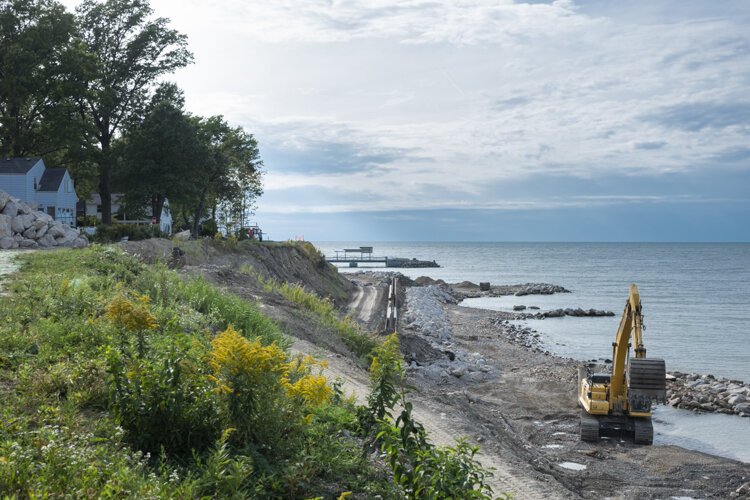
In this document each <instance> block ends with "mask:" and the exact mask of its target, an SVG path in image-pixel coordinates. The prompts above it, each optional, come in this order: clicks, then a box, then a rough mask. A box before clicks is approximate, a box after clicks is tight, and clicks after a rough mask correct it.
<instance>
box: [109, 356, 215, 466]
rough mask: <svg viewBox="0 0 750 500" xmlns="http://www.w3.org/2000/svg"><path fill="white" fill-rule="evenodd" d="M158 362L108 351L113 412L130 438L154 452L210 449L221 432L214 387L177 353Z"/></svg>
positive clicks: (184, 451) (128, 438)
mask: <svg viewBox="0 0 750 500" xmlns="http://www.w3.org/2000/svg"><path fill="white" fill-rule="evenodd" d="M154 358H155V359H140V358H139V359H128V358H126V357H124V356H122V354H121V353H119V352H118V351H116V350H115V349H110V350H109V352H108V373H109V375H110V378H109V384H108V385H109V387H110V404H111V409H112V412H113V414H114V416H115V418H116V419H117V422H118V423H119V424H120V425H121V426H122V428H123V429H124V430H125V432H126V438H127V440H128V441H130V443H131V444H132V445H133V446H134V447H135V448H136V449H139V450H141V451H144V452H149V453H152V454H158V453H159V452H160V451H161V450H162V449H164V451H166V452H167V453H168V454H170V455H171V454H175V455H190V454H191V453H192V452H193V450H197V451H203V450H206V449H207V448H208V447H210V446H211V445H212V444H213V443H214V442H215V441H216V439H217V437H218V436H219V434H220V423H219V417H218V412H217V410H216V408H215V405H214V397H213V396H214V393H213V386H212V385H211V384H210V382H209V380H208V378H207V377H206V375H204V374H203V373H202V372H201V370H200V368H199V367H198V366H195V365H194V364H193V363H192V362H191V361H190V360H188V359H186V358H184V357H182V356H180V354H179V353H178V352H175V351H172V352H169V353H167V354H166V355H159V356H154Z"/></svg>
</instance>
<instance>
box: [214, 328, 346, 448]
mask: <svg viewBox="0 0 750 500" xmlns="http://www.w3.org/2000/svg"><path fill="white" fill-rule="evenodd" d="M211 345H212V347H213V350H212V351H211V354H210V357H209V364H210V365H211V369H212V370H213V375H212V376H211V380H212V381H213V382H214V383H215V385H216V392H217V393H218V394H220V395H222V397H223V398H224V399H225V401H226V415H225V417H226V420H227V422H226V424H227V426H228V427H231V428H233V429H234V432H233V434H232V442H233V443H235V444H236V445H238V446H243V447H247V446H249V447H250V448H251V452H255V453H260V454H263V455H266V456H268V455H277V456H278V455H281V456H283V455H285V453H286V452H287V451H289V450H291V449H293V448H294V447H295V446H296V445H297V443H296V442H295V439H296V437H297V435H298V434H299V433H300V431H301V424H302V423H303V418H304V417H305V414H306V413H307V412H309V409H310V408H314V407H316V406H319V405H320V404H323V403H325V402H327V401H328V400H329V399H330V397H331V394H332V392H331V389H330V388H329V387H328V386H327V384H326V378H325V377H324V376H322V375H320V374H314V373H313V369H314V367H315V365H316V362H315V361H314V360H313V359H312V358H302V359H294V360H291V361H288V360H287V355H286V353H285V352H284V351H283V350H282V349H281V348H279V347H278V346H277V345H276V344H271V345H269V346H263V345H262V344H261V343H260V341H259V340H253V341H251V340H248V339H246V338H244V337H242V336H241V335H240V334H239V333H237V331H235V330H234V328H232V327H231V326H230V327H229V328H227V329H226V330H225V331H224V332H222V333H220V334H219V335H217V336H216V338H215V339H214V340H213V341H212V342H211Z"/></svg>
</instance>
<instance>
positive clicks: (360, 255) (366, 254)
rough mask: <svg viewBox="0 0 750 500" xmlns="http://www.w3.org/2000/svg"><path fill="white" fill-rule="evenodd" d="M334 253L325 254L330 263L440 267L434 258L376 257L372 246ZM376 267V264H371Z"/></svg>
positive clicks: (335, 251)
mask: <svg viewBox="0 0 750 500" xmlns="http://www.w3.org/2000/svg"><path fill="white" fill-rule="evenodd" d="M334 254H335V255H331V256H327V257H326V261H327V262H329V263H331V264H348V266H349V267H359V266H360V264H367V265H368V266H367V267H371V266H369V264H382V267H396V268H407V267H417V268H419V267H440V266H439V265H438V263H437V262H435V261H434V260H432V261H430V260H418V259H406V258H403V257H387V256H383V257H378V256H375V255H373V248H372V247H359V248H344V249H343V250H334ZM372 267H376V266H372Z"/></svg>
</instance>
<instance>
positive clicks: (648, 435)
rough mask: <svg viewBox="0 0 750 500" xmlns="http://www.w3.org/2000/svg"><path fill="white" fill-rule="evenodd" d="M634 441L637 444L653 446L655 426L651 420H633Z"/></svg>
mask: <svg viewBox="0 0 750 500" xmlns="http://www.w3.org/2000/svg"><path fill="white" fill-rule="evenodd" d="M633 441H635V444H653V442H654V425H653V424H652V423H651V418H636V419H633Z"/></svg>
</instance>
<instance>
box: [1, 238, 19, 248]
mask: <svg viewBox="0 0 750 500" xmlns="http://www.w3.org/2000/svg"><path fill="white" fill-rule="evenodd" d="M15 244H16V240H14V239H13V238H11V237H10V236H3V237H2V238H0V250H8V249H10V248H13V246H14V245H15Z"/></svg>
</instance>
